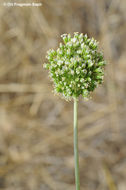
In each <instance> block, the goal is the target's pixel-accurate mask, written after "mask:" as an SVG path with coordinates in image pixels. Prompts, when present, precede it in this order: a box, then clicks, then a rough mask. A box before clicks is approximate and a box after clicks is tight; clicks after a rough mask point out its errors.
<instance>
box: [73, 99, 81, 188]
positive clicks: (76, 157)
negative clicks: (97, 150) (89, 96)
mask: <svg viewBox="0 0 126 190" xmlns="http://www.w3.org/2000/svg"><path fill="white" fill-rule="evenodd" d="M77 101H78V100H77V98H74V160H75V183H76V190H80V179H79V155H78V127H77V107H78V102H77Z"/></svg>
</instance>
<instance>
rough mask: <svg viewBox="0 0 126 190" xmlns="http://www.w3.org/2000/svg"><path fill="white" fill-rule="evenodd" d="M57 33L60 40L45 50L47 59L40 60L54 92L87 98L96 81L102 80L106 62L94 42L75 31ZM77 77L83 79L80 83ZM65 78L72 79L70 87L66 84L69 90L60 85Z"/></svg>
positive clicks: (98, 82) (65, 80)
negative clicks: (45, 60)
mask: <svg viewBox="0 0 126 190" xmlns="http://www.w3.org/2000/svg"><path fill="white" fill-rule="evenodd" d="M61 37H62V39H63V42H64V43H60V45H59V48H58V49H57V50H53V49H51V50H49V51H48V52H47V54H48V55H47V59H48V62H49V63H47V64H44V66H45V68H47V69H49V73H50V76H51V77H52V79H53V81H54V84H55V92H57V93H59V94H61V95H62V94H64V95H63V97H64V98H65V99H67V100H68V99H71V98H74V97H77V98H78V97H79V96H80V95H82V96H83V97H84V98H88V97H89V95H90V93H91V92H92V91H93V90H94V89H95V88H96V87H97V86H98V84H101V83H102V82H103V76H104V66H105V65H106V62H105V61H104V58H103V54H102V52H100V51H99V50H98V42H97V41H96V40H94V39H93V38H91V39H90V38H88V37H87V35H83V34H82V33H81V34H79V33H77V32H76V33H74V36H73V37H71V35H70V34H63V35H62V36H61ZM77 78H79V80H76V79H77ZM82 79H83V80H82ZM80 80H81V81H83V82H81V85H80ZM68 81H69V83H70V82H71V81H76V83H75V84H74V88H73V86H72V87H71V86H70V85H69V91H70V92H71V93H68V90H67V89H66V88H64V89H63V88H62V86H64V83H66V84H67V83H68ZM59 82H61V83H60V85H59ZM85 89H86V93H85V91H84V90H85Z"/></svg>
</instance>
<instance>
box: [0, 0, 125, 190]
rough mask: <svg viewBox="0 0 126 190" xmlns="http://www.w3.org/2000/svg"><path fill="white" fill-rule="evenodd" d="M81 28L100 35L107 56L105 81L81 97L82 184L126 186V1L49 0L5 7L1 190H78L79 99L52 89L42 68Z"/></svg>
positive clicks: (106, 188) (0, 27) (104, 189)
mask: <svg viewBox="0 0 126 190" xmlns="http://www.w3.org/2000/svg"><path fill="white" fill-rule="evenodd" d="M22 2H23V1H22ZM26 2H28V1H26ZM75 31H78V32H83V33H87V34H88V35H89V36H91V37H92V36H93V37H95V38H96V39H97V40H99V42H100V46H101V47H102V49H103V50H104V53H105V58H106V59H107V60H108V66H107V68H106V76H105V82H104V84H103V86H101V87H99V88H98V89H97V90H96V91H95V92H94V93H93V95H92V99H91V100H89V101H87V102H85V101H84V100H83V99H82V98H81V99H80V101H79V151H80V176H81V189H82V190H125V189H126V116H125V114H126V101H125V99H126V77H125V76H126V74H125V73H126V63H125V60H126V53H125V51H126V1H125V0H88V1H86V0H45V1H44V0H43V6H42V7H38V8H35V7H33V8H31V7H23V8H19V7H3V6H0V189H1V190H67V189H69V190H74V189H75V186H74V158H73V126H72V125H73V123H72V119H73V102H65V101H64V100H62V99H60V97H56V96H54V95H53V93H52V90H53V89H52V84H51V82H50V80H49V78H48V72H46V71H45V70H44V69H43V67H42V65H43V63H44V62H45V55H46V51H47V50H48V49H49V48H57V46H58V43H59V41H60V35H61V34H63V33H71V34H72V33H73V32H75Z"/></svg>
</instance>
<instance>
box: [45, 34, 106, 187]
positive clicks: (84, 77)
mask: <svg viewBox="0 0 126 190" xmlns="http://www.w3.org/2000/svg"><path fill="white" fill-rule="evenodd" d="M61 37H62V39H63V43H60V44H59V48H58V49H57V50H53V49H50V50H49V51H48V52H47V57H46V58H47V59H48V63H45V64H44V67H45V68H46V69H48V70H49V76H50V78H51V80H52V81H53V82H54V92H55V93H56V94H60V95H61V96H62V97H63V98H64V99H66V100H71V99H73V100H74V157H75V182H76V190H80V181H79V156H78V127H77V107H78V98H79V96H80V95H82V96H83V97H84V99H88V98H89V97H90V94H91V92H92V91H94V89H95V88H96V87H97V86H98V85H99V84H101V83H102V82H103V77H104V66H105V65H106V62H105V61H104V58H103V53H102V52H101V51H99V50H98V42H97V41H96V40H95V39H94V38H91V39H90V38H88V36H87V34H86V35H83V33H81V34H79V33H78V32H75V33H74V36H73V37H71V35H70V34H63V35H61Z"/></svg>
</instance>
